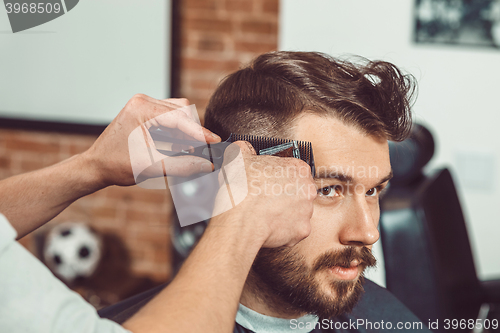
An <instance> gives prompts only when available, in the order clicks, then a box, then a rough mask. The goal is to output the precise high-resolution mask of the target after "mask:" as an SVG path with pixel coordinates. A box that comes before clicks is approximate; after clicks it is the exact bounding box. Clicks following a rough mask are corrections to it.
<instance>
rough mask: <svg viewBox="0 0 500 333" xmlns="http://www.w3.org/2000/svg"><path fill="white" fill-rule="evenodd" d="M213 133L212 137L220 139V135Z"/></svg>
mask: <svg viewBox="0 0 500 333" xmlns="http://www.w3.org/2000/svg"><path fill="white" fill-rule="evenodd" d="M210 134H211V135H212V137H213V138H214V139H216V140H220V136H218V135H217V134H215V133H210Z"/></svg>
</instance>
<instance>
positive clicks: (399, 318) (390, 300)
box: [234, 279, 431, 333]
mask: <svg viewBox="0 0 500 333" xmlns="http://www.w3.org/2000/svg"><path fill="white" fill-rule="evenodd" d="M365 281H366V283H365V284H364V289H365V293H364V294H363V296H362V298H361V300H360V301H359V303H358V304H357V305H356V307H355V308H354V309H353V311H352V312H351V313H350V314H345V315H342V316H340V317H336V318H334V319H320V318H318V317H316V316H313V315H307V316H303V317H301V318H297V319H282V318H274V317H269V316H265V315H262V314H260V313H257V312H255V311H253V310H251V309H249V308H247V307H245V306H243V305H240V307H239V309H238V313H237V315H236V325H235V328H234V333H285V332H295V333H326V332H338V333H344V332H361V333H365V332H392V333H393V332H431V331H430V330H429V329H428V328H427V327H426V326H425V324H423V323H422V322H421V321H420V319H418V318H417V317H416V316H415V315H414V314H413V313H412V312H411V311H410V310H409V309H408V308H407V307H406V306H404V305H403V303H401V302H400V301H399V300H398V299H397V298H396V297H395V296H394V295H392V294H391V293H390V292H388V291H387V290H386V289H385V288H382V287H380V286H378V285H377V284H375V283H373V282H372V281H370V280H368V279H366V280H365Z"/></svg>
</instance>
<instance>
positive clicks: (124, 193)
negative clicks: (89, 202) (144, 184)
mask: <svg viewBox="0 0 500 333" xmlns="http://www.w3.org/2000/svg"><path fill="white" fill-rule="evenodd" d="M105 191H106V197H108V198H113V199H118V200H124V201H126V202H127V201H128V202H130V201H139V202H147V203H152V204H153V203H154V204H163V203H164V202H165V200H166V195H167V191H165V190H148V189H142V188H140V187H138V186H134V187H118V186H112V187H110V188H107V189H106V190H105Z"/></svg>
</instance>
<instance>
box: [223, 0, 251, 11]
mask: <svg viewBox="0 0 500 333" xmlns="http://www.w3.org/2000/svg"><path fill="white" fill-rule="evenodd" d="M225 8H226V10H227V11H229V12H247V13H250V12H252V11H253V1H252V0H226V1H225Z"/></svg>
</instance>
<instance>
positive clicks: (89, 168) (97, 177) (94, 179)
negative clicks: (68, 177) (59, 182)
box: [74, 151, 110, 192]
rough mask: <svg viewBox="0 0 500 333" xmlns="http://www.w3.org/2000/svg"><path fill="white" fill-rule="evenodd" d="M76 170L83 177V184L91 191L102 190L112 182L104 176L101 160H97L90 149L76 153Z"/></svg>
mask: <svg viewBox="0 0 500 333" xmlns="http://www.w3.org/2000/svg"><path fill="white" fill-rule="evenodd" d="M74 158H75V164H76V170H77V172H78V173H79V175H80V176H81V177H82V179H81V181H82V184H83V186H85V187H87V188H89V190H90V191H91V192H95V191H98V190H101V189H103V188H105V187H107V186H109V185H110V184H108V183H107V182H106V179H105V178H104V177H103V175H102V172H101V168H100V167H99V162H98V161H96V160H95V159H94V158H93V157H92V155H91V154H89V152H88V151H86V152H84V153H81V154H78V155H75V156H74Z"/></svg>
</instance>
